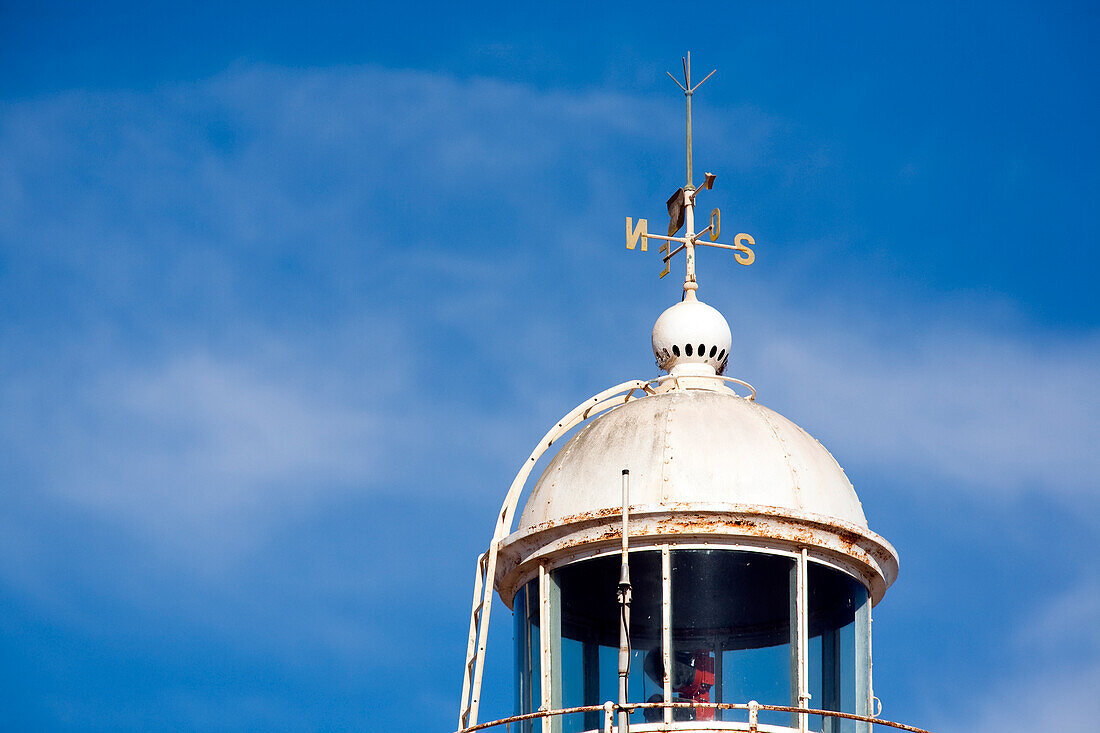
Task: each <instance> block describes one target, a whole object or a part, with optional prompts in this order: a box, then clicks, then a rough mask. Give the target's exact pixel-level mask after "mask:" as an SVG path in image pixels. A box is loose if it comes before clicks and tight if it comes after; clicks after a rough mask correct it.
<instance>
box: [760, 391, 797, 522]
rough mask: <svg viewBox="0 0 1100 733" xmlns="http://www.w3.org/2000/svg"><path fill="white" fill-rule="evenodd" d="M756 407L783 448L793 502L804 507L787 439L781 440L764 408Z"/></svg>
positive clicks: (781, 437)
mask: <svg viewBox="0 0 1100 733" xmlns="http://www.w3.org/2000/svg"><path fill="white" fill-rule="evenodd" d="M754 407H756V411H757V414H759V415H760V417H761V418H762V419H763V420H764V424H765V425H767V426H768V429H769V430H771V432H772V435H774V436H775V439H776V440H777V441H778V442H779V447H780V448H781V449H782V450H783V460H785V461H786V462H787V469H788V470H789V471H790V472H791V486H792V487H793V489H794V503H795V506H797V507H798V508H799V509H805V508H806V507H805V506H804V505H803V503H802V487H801V486H799V481H798V469H797V468H795V466H794V463H793V462H792V461H791V451H790V449H789V448H788V447H787V441H785V440H783V436H782V435H780V434H779V430H778V429H777V428H776V427H775V424H774V423H773V422H772V421H771V418H769V417H768V413H767V411H766V410H764V409H762V408H761V407H760V406H759V405H754Z"/></svg>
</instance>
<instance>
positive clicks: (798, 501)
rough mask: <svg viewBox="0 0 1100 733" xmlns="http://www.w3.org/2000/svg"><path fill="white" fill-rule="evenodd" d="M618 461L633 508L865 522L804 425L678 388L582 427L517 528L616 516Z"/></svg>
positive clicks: (837, 470)
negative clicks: (756, 510)
mask: <svg viewBox="0 0 1100 733" xmlns="http://www.w3.org/2000/svg"><path fill="white" fill-rule="evenodd" d="M673 410H674V414H673V415H672V417H671V419H670V417H669V413H670V411H673ZM655 427H656V429H655ZM666 446H668V447H667V448H666ZM622 466H628V467H629V468H630V472H631V483H632V487H631V488H632V499H631V503H632V504H633V505H635V506H659V505H670V504H671V505H679V506H686V505H688V504H699V503H714V502H717V503H722V504H741V505H748V506H761V507H775V508H779V509H789V510H792V511H794V512H797V513H810V514H817V515H820V516H823V517H830V518H833V519H837V520H841V521H842V522H845V523H848V524H853V525H856V526H859V527H863V528H866V527H867V520H866V518H865V517H864V514H863V508H862V505H861V504H860V502H859V498H858V497H857V496H856V493H855V490H854V489H853V488H852V484H851V482H849V481H848V478H847V476H846V475H845V474H844V470H843V469H842V468H841V467H840V465H839V464H837V462H836V460H834V459H833V457H832V455H830V454H829V452H828V451H827V450H825V448H824V447H822V445H821V444H820V443H819V442H817V441H816V440H814V439H813V438H812V437H811V436H810V435H809V434H807V433H806V432H805V431H804V430H802V429H801V428H800V427H798V426H797V425H795V424H794V423H792V422H791V421H790V420H787V419H786V418H784V417H783V416H782V415H779V414H778V413H776V412H773V411H772V410H769V409H768V408H766V407H764V406H762V405H760V404H758V403H756V402H752V401H749V400H746V399H743V398H739V397H736V396H733V395H731V394H728V393H723V392H716V391H710V390H699V389H684V390H671V391H668V392H664V393H662V394H658V395H655V396H652V397H648V398H646V399H644V400H636V401H634V402H632V403H631V404H627V405H623V406H622V407H620V408H618V409H615V410H612V411H610V412H608V413H606V414H604V415H603V416H602V417H600V418H599V419H597V420H594V421H592V422H591V423H589V424H588V425H587V426H585V428H584V429H582V430H581V431H580V432H579V433H577V435H575V436H574V437H573V438H572V439H571V440H570V441H569V443H568V444H567V446H566V447H565V448H564V449H563V450H561V451H559V452H558V454H557V455H556V456H555V457H554V459H553V460H552V461H551V462H550V464H549V465H548V466H547V468H546V470H545V471H544V472H543V474H542V476H541V477H540V478H539V480H538V482H537V483H536V484H535V487H534V489H533V490H532V492H531V495H530V498H529V499H528V500H527V504H526V506H525V508H524V510H523V513H522V515H521V517H520V520H519V527H518V531H520V532H523V531H530V530H533V529H535V528H537V527H541V526H546V525H549V524H555V525H560V524H563V523H568V522H569V521H571V518H580V517H583V516H593V515H599V514H601V513H604V512H613V513H614V514H615V515H617V514H618V504H619V501H618V499H619V496H618V494H619V491H618V489H619V487H618V481H617V480H616V479H617V478H618V476H619V468H620V467H622ZM666 473H667V474H668V476H667V479H666ZM666 484H667V486H666ZM666 493H668V495H669V498H668V499H667V500H663V499H662V496H663V495H664V494H666Z"/></svg>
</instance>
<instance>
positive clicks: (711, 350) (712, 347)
mask: <svg viewBox="0 0 1100 733" xmlns="http://www.w3.org/2000/svg"><path fill="white" fill-rule="evenodd" d="M715 351H718V347H717V346H711V347H710V358H711V359H713V358H714V352H715Z"/></svg>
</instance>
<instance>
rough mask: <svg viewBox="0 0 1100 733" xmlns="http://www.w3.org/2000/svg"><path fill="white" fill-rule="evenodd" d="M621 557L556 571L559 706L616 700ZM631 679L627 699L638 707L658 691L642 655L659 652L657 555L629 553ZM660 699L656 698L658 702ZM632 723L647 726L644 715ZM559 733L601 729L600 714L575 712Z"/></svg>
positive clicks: (637, 714)
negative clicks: (559, 621)
mask: <svg viewBox="0 0 1100 733" xmlns="http://www.w3.org/2000/svg"><path fill="white" fill-rule="evenodd" d="M620 563H621V556H620V555H608V556H605V557H598V558H594V559H592V560H583V561H581V562H577V563H573V564H571V565H566V566H564V567H562V568H559V569H558V570H556V571H554V573H553V576H554V581H555V583H556V585H557V587H558V588H560V596H559V597H560V599H561V600H560V603H561V608H560V614H561V617H560V618H561V669H560V676H558V675H555V677H556V679H558V680H560V684H561V690H562V696H561V705H562V707H566V708H568V707H579V706H581V705H602V704H603V703H604V702H605V701H607V700H615V701H617V700H618V699H619V604H618V596H617V593H616V592H617V589H618V585H619V567H620ZM630 582H631V584H632V585H633V593H632V602H631V605H630V645H631V658H630V676H629V677H628V678H627V686H628V691H629V694H628V698H629V700H630V701H631V702H641V701H644V700H647V699H649V698H650V697H651V696H652V695H653V694H657V695H660V692H661V689H660V686H659V685H657V684H656V683H655V682H653V681H652V680H651V679H649V678H648V677H647V676H646V674H645V672H644V670H643V664H644V660H645V657H646V655H647V654H648V653H649V652H651V651H652V650H654V649H656V650H657V652H658V654H659V653H660V649H661V553H660V552H659V551H652V550H646V551H638V552H631V553H630ZM658 699H659V698H658ZM630 719H631V722H634V723H642V722H644V721H645V717H644V715H643V711H641V710H638V711H635V713H634V714H633V715H632V716H631V718H630ZM561 725H562V728H561V730H562V733H579V731H588V730H599V729H600V728H601V727H602V726H603V713H602V711H593V712H588V713H577V714H573V715H567V716H564V717H563V718H562V722H561Z"/></svg>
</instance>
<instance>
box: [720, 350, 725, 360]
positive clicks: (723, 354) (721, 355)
mask: <svg viewBox="0 0 1100 733" xmlns="http://www.w3.org/2000/svg"><path fill="white" fill-rule="evenodd" d="M725 357H726V350H725V349H722V351H721V353H719V354H718V361H722V359H724V358H725Z"/></svg>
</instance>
